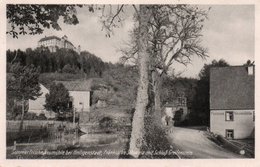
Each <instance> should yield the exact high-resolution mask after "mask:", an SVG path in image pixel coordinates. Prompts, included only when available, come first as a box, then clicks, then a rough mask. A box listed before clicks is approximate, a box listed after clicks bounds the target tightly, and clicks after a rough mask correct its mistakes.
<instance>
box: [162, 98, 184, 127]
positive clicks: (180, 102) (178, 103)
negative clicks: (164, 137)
mask: <svg viewBox="0 0 260 167" xmlns="http://www.w3.org/2000/svg"><path fill="white" fill-rule="evenodd" d="M179 111H180V112H181V113H178V112H179ZM164 112H165V115H166V116H168V117H170V118H176V116H177V115H179V114H180V115H179V118H178V121H179V122H180V121H183V120H184V119H185V118H186V116H187V114H188V107H187V98H186V97H185V96H184V95H183V96H179V97H177V98H175V99H173V100H172V101H171V102H168V103H166V104H165V105H164ZM176 113H178V114H177V115H176Z"/></svg>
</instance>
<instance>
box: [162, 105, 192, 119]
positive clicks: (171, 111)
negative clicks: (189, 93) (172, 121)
mask: <svg viewBox="0 0 260 167" xmlns="http://www.w3.org/2000/svg"><path fill="white" fill-rule="evenodd" d="M180 109H182V110H183V113H182V116H181V120H180V121H183V120H185V118H186V116H187V114H188V108H187V107H184V106H178V107H174V106H172V107H171V106H166V107H165V114H166V115H167V116H169V117H171V118H174V115H175V112H176V111H178V110H180Z"/></svg>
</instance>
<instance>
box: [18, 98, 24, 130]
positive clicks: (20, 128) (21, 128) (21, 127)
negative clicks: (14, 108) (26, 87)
mask: <svg viewBox="0 0 260 167" xmlns="http://www.w3.org/2000/svg"><path fill="white" fill-rule="evenodd" d="M23 118H24V97H23V98H22V115H21V123H20V127H19V134H21V132H22V130H23Z"/></svg>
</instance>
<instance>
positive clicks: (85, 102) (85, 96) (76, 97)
mask: <svg viewBox="0 0 260 167" xmlns="http://www.w3.org/2000/svg"><path fill="white" fill-rule="evenodd" d="M69 94H70V96H71V97H72V100H73V102H72V104H73V107H74V109H76V112H82V111H83V112H90V91H69Z"/></svg>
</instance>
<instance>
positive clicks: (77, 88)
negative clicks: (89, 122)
mask: <svg viewBox="0 0 260 167" xmlns="http://www.w3.org/2000/svg"><path fill="white" fill-rule="evenodd" d="M56 83H62V84H63V85H64V86H65V88H66V89H68V91H69V94H70V97H71V102H70V105H71V106H72V107H73V108H74V109H75V110H76V112H90V106H91V95H92V92H91V83H92V80H76V81H56Z"/></svg>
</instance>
